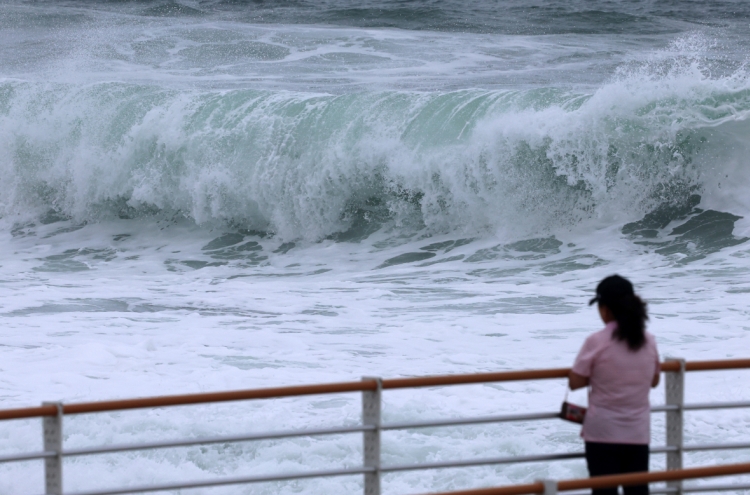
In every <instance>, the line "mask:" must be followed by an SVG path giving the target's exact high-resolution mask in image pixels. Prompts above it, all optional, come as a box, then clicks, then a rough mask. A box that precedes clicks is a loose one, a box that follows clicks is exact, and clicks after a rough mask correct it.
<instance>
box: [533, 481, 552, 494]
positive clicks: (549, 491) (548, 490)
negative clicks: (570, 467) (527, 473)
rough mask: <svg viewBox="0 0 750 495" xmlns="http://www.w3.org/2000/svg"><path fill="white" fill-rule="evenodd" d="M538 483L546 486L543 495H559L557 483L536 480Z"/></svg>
mask: <svg viewBox="0 0 750 495" xmlns="http://www.w3.org/2000/svg"><path fill="white" fill-rule="evenodd" d="M536 482H537V483H541V484H543V485H544V492H543V493H542V495H557V481H555V480H536Z"/></svg>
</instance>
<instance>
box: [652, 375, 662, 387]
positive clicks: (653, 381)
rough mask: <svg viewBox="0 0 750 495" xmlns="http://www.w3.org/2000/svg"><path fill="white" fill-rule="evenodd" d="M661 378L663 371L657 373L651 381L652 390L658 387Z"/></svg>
mask: <svg viewBox="0 0 750 495" xmlns="http://www.w3.org/2000/svg"><path fill="white" fill-rule="evenodd" d="M660 378H661V371H657V372H656V374H655V375H654V378H653V379H652V380H651V388H654V387H656V386H657V385H659V379H660Z"/></svg>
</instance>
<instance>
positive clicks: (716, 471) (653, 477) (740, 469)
mask: <svg viewBox="0 0 750 495" xmlns="http://www.w3.org/2000/svg"><path fill="white" fill-rule="evenodd" d="M747 473H750V463H747V462H746V463H741V464H726V465H723V466H708V467H698V468H688V469H679V470H674V471H654V472H650V473H631V474H615V475H608V476H596V477H593V478H581V479H573V480H562V481H559V482H558V483H557V490H558V491H561V492H567V491H574V490H586V489H598V488H611V487H615V486H619V485H623V486H631V485H641V484H647V483H657V482H662V481H676V480H686V479H695V478H709V477H714V476H730V475H735V474H747ZM694 488H695V489H694V490H692V491H702V490H700V488H699V487H694ZM542 493H544V483H542V482H541V481H537V482H535V483H527V484H523V485H513V486H502V487H494V488H479V489H473V490H460V491H454V492H440V493H439V494H434V495H532V494H542Z"/></svg>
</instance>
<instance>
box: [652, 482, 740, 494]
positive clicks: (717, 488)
mask: <svg viewBox="0 0 750 495" xmlns="http://www.w3.org/2000/svg"><path fill="white" fill-rule="evenodd" d="M729 490H750V483H745V484H723V485H703V486H686V487H683V488H682V491H683V492H693V493H695V492H725V491H729ZM672 491H675V490H671V491H664V493H671V492H672ZM651 493H656V491H655V490H653V491H651Z"/></svg>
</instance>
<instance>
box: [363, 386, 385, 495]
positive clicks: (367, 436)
mask: <svg viewBox="0 0 750 495" xmlns="http://www.w3.org/2000/svg"><path fill="white" fill-rule="evenodd" d="M373 380H374V381H375V383H376V384H377V387H376V388H375V390H363V391H362V424H363V425H372V426H374V427H375V429H374V430H371V431H365V432H364V434H363V437H364V449H363V451H364V466H365V467H371V468H374V469H375V471H374V472H371V473H365V495H380V409H381V396H382V391H383V381H382V380H381V379H380V378H377V377H370V376H365V377H362V381H368V382H369V381H373Z"/></svg>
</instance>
